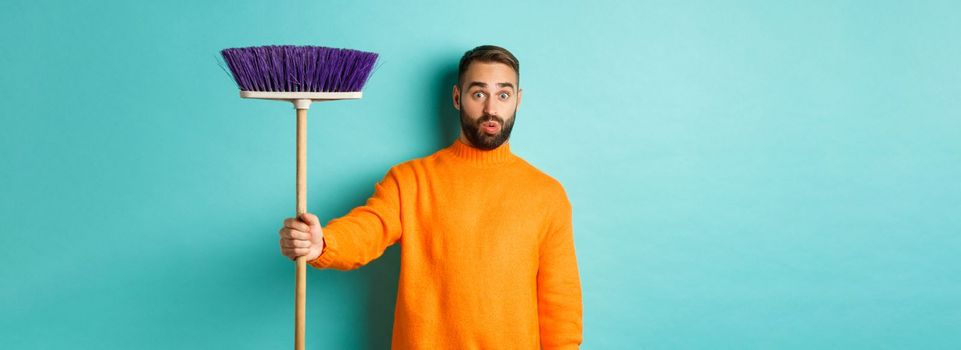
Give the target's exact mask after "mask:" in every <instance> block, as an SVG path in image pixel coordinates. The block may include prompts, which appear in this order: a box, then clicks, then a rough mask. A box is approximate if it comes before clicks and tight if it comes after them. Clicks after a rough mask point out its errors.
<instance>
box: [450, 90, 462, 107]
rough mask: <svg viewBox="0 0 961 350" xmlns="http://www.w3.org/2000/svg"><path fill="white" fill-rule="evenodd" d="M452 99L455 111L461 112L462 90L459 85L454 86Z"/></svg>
mask: <svg viewBox="0 0 961 350" xmlns="http://www.w3.org/2000/svg"><path fill="white" fill-rule="evenodd" d="M451 98H453V99H454V109H456V110H458V111H459V110H460V88H458V87H457V84H454V91H452V92H451Z"/></svg>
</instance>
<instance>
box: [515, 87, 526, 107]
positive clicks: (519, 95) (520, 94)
mask: <svg viewBox="0 0 961 350" xmlns="http://www.w3.org/2000/svg"><path fill="white" fill-rule="evenodd" d="M521 97H524V89H520V88H519V89H517V106H515V107H514V108H515V109H517V108H520V106H521Z"/></svg>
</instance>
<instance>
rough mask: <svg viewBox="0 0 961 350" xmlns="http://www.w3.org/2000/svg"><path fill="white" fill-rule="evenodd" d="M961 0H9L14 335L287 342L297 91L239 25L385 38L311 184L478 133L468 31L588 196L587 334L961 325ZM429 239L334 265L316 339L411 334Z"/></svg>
mask: <svg viewBox="0 0 961 350" xmlns="http://www.w3.org/2000/svg"><path fill="white" fill-rule="evenodd" d="M958 4H959V3H958V2H956V1H941V2H936V1H920V2H894V1H892V2H885V1H797V2H789V1H773V2H772V1H733V2H724V3H722V2H715V1H703V2H684V3H680V2H660V1H658V2H628V1H592V2H583V3H580V4H563V5H562V4H557V3H554V2H543V3H531V2H454V1H435V2H427V1H421V2H416V3H406V2H386V1H385V2H376V3H375V2H366V1H354V2H348V1H336V2H334V1H330V2H327V1H296V2H276V3H275V2H268V1H262V2H250V1H219V2H203V1H201V2H198V1H153V2H146V1H137V2H129V1H110V2H105V1H53V2H52V1H35V0H30V1H26V0H5V1H3V2H2V3H0V43H2V50H0V67H2V68H0V69H2V79H0V80H2V83H0V100H2V105H0V113H2V120H0V123H2V124H0V152H2V153H0V231H2V234H0V281H2V282H0V307H2V309H0V348H4V349H62V348H77V349H227V348H230V349H281V348H288V347H290V346H291V343H292V339H293V331H292V329H293V267H292V264H291V263H290V262H289V261H287V260H285V259H284V258H282V257H281V256H280V254H279V252H278V249H277V234H276V231H277V229H278V228H279V227H280V224H281V220H282V219H283V218H284V217H287V216H290V215H291V214H292V213H293V211H294V204H295V200H294V153H293V152H294V139H293V136H294V119H293V111H292V109H291V107H290V106H289V105H285V104H281V103H273V102H264V101H251V100H242V99H240V98H239V97H238V96H237V91H236V87H235V85H234V84H233V83H232V81H231V80H230V79H229V77H228V76H227V75H226V74H225V73H224V72H223V71H222V70H221V69H220V68H219V67H218V66H217V64H216V56H217V55H218V51H219V50H220V49H222V48H226V47H239V46H251V45H262V44H313V45H325V46H335V47H350V48H356V49H364V50H370V51H376V52H379V53H380V54H381V55H382V57H381V63H382V64H381V66H380V67H379V68H378V70H377V71H376V72H375V73H374V75H373V77H372V78H371V80H370V82H369V84H368V85H367V88H366V90H365V95H364V99H362V100H360V101H349V102H337V103H328V104H322V105H315V107H314V109H312V110H311V122H310V125H309V130H310V140H309V148H310V151H309V162H310V170H309V179H310V188H309V208H310V210H311V211H312V212H316V213H318V214H319V216H320V217H321V218H322V219H323V220H324V221H325V222H326V220H328V219H330V218H333V217H336V216H339V215H342V214H344V213H346V212H347V211H348V210H349V209H350V208H352V207H354V206H356V205H360V204H362V203H363V202H364V200H365V199H366V198H367V197H368V196H369V195H370V194H371V193H372V192H373V185H374V183H375V182H376V181H377V180H379V179H380V178H381V177H382V176H383V174H384V173H385V172H386V170H387V169H388V168H389V167H390V166H391V165H393V164H396V163H399V162H402V161H405V160H407V159H410V158H414V157H419V156H423V155H427V154H430V153H432V152H433V151H435V150H437V149H439V148H441V147H444V146H446V145H448V144H449V143H450V142H451V141H452V140H453V137H454V135H455V133H456V132H457V130H456V124H455V123H456V121H455V119H453V118H455V114H454V113H453V110H452V108H451V107H450V102H449V97H448V96H449V89H450V85H451V84H452V83H453V80H454V76H455V69H456V62H457V59H458V58H459V57H460V55H461V54H462V53H463V52H464V51H465V50H467V49H469V48H471V47H473V46H475V45H479V44H485V43H494V44H499V45H503V46H505V47H507V48H510V49H511V50H513V51H514V52H515V53H516V54H517V56H518V57H519V59H520V60H521V73H522V80H521V84H522V87H523V88H524V89H525V94H524V103H523V105H522V106H521V109H520V111H519V114H518V122H517V125H516V128H515V129H514V130H515V132H514V135H513V138H512V142H511V145H512V149H513V150H514V151H515V152H516V153H517V154H519V155H520V156H522V157H524V158H526V159H527V160H528V161H530V162H531V163H533V164H535V165H536V166H538V167H540V168H541V169H542V170H544V171H546V172H548V173H550V174H552V175H553V176H554V177H556V178H557V179H559V180H560V181H561V182H562V183H563V184H564V185H565V187H566V188H567V191H568V194H569V196H570V199H571V201H572V203H573V206H574V214H575V237H576V247H577V248H576V249H577V254H578V259H579V262H580V269H581V278H582V282H583V293H584V325H585V328H584V346H583V347H584V348H585V349H635V348H651V349H921V348H923V349H957V348H961V332H959V331H958V330H959V329H961V328H959V327H961V237H959V233H961V219H959V218H961V215H959V214H961V119H959V118H961V113H959V111H961V98H959V96H961V83H959V82H961V64H959V62H961V45H959V42H958V38H959V36H961V21H958V19H957V15H958V13H961V5H958ZM398 266H399V255H398V247H396V246H395V247H391V248H390V249H389V250H388V252H387V253H386V255H385V256H384V257H383V258H381V259H380V260H377V261H375V262H373V263H372V264H370V265H368V266H366V267H364V268H362V269H360V270H357V271H352V272H340V271H317V270H311V273H310V276H309V289H308V292H309V301H308V338H307V341H308V345H309V348H312V349H321V348H323V349H384V348H386V347H388V345H389V337H390V332H391V322H392V316H393V305H394V296H395V292H396V286H397V285H396V280H397V272H398Z"/></svg>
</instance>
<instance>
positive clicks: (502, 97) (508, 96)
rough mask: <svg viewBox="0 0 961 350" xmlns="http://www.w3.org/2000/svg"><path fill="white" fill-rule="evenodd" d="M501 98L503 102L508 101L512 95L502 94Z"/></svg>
mask: <svg viewBox="0 0 961 350" xmlns="http://www.w3.org/2000/svg"><path fill="white" fill-rule="evenodd" d="M500 97H501V99H502V100H506V99H508V98H510V97H511V95H510V94H508V93H506V92H502V93H501V95H500Z"/></svg>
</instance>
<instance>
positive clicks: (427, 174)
mask: <svg viewBox="0 0 961 350" xmlns="http://www.w3.org/2000/svg"><path fill="white" fill-rule="evenodd" d="M323 234H324V242H325V247H324V250H323V252H322V253H321V255H320V256H319V257H318V258H316V259H314V260H313V261H310V265H311V266H314V267H316V268H333V269H337V270H352V269H356V268H359V267H361V266H363V265H365V264H367V263H368V262H370V261H371V260H373V259H376V258H378V257H380V256H381V255H382V254H383V252H384V250H385V249H386V248H387V247H388V246H390V245H393V244H394V243H400V245H401V252H400V254H401V258H400V265H401V266H400V280H399V283H398V290H397V305H396V310H395V313H394V328H393V339H392V340H393V341H392V348H393V349H539V348H543V349H577V348H578V346H579V344H580V343H581V337H582V319H581V317H582V309H581V286H580V278H579V276H578V269H577V261H576V257H575V254H574V236H573V228H572V213H571V205H570V202H569V201H568V199H567V194H566V193H565V191H564V189H563V187H562V186H561V184H560V183H559V182H558V181H557V180H555V179H553V178H551V177H550V176H548V175H547V174H545V173H543V172H541V171H539V170H538V169H536V168H534V167H533V166H532V165H530V164H529V163H527V162H526V161H524V160H523V159H521V158H520V157H518V156H516V155H514V154H513V153H511V151H510V146H509V144H507V143H505V144H503V145H501V146H500V147H498V148H497V149H494V150H490V151H485V150H480V149H477V148H473V147H471V146H469V145H467V144H465V143H463V142H461V141H460V140H458V141H455V142H454V143H453V144H452V145H451V146H449V147H447V148H444V149H441V150H439V151H437V152H436V153H434V154H432V155H430V156H427V157H423V158H419V159H414V160H410V161H407V162H404V163H401V164H398V165H396V166H394V167H392V168H391V169H390V170H389V171H388V172H387V175H386V176H385V177H384V178H383V180H381V181H380V182H379V183H377V185H376V186H375V187H374V194H373V196H372V197H370V199H368V200H367V203H366V204H365V205H363V206H360V207H357V208H354V209H352V210H351V211H350V212H349V213H348V214H347V215H345V216H343V217H340V218H336V219H333V220H331V221H330V222H328V223H327V225H326V226H325V227H324V228H323Z"/></svg>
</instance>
